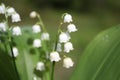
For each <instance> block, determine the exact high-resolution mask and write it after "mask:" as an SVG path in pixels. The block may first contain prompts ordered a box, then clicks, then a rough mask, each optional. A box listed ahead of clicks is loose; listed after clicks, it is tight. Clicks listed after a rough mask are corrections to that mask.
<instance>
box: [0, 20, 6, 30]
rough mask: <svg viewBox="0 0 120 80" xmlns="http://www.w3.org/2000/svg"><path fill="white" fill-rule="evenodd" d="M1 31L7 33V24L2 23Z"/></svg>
mask: <svg viewBox="0 0 120 80" xmlns="http://www.w3.org/2000/svg"><path fill="white" fill-rule="evenodd" d="M0 30H1V31H6V24H5V23H4V22H2V23H0Z"/></svg>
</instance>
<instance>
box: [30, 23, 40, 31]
mask: <svg viewBox="0 0 120 80" xmlns="http://www.w3.org/2000/svg"><path fill="white" fill-rule="evenodd" d="M32 30H33V33H39V32H41V27H40V25H37V24H36V25H33V27H32Z"/></svg>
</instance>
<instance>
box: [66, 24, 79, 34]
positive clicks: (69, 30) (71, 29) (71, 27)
mask: <svg viewBox="0 0 120 80" xmlns="http://www.w3.org/2000/svg"><path fill="white" fill-rule="evenodd" d="M67 29H68V32H75V31H77V29H76V26H75V25H74V24H69V25H68V26H67Z"/></svg>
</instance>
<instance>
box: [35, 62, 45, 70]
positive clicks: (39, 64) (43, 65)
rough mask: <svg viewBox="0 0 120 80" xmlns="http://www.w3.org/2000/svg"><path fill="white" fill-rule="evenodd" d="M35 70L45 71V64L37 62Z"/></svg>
mask: <svg viewBox="0 0 120 80" xmlns="http://www.w3.org/2000/svg"><path fill="white" fill-rule="evenodd" d="M36 70H39V71H44V70H45V64H44V63H43V62H38V63H37V66H36Z"/></svg>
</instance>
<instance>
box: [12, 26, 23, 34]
mask: <svg viewBox="0 0 120 80" xmlns="http://www.w3.org/2000/svg"><path fill="white" fill-rule="evenodd" d="M12 34H13V35H16V36H19V35H21V34H22V32H21V28H20V27H19V26H16V27H14V28H13V29H12Z"/></svg>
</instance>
